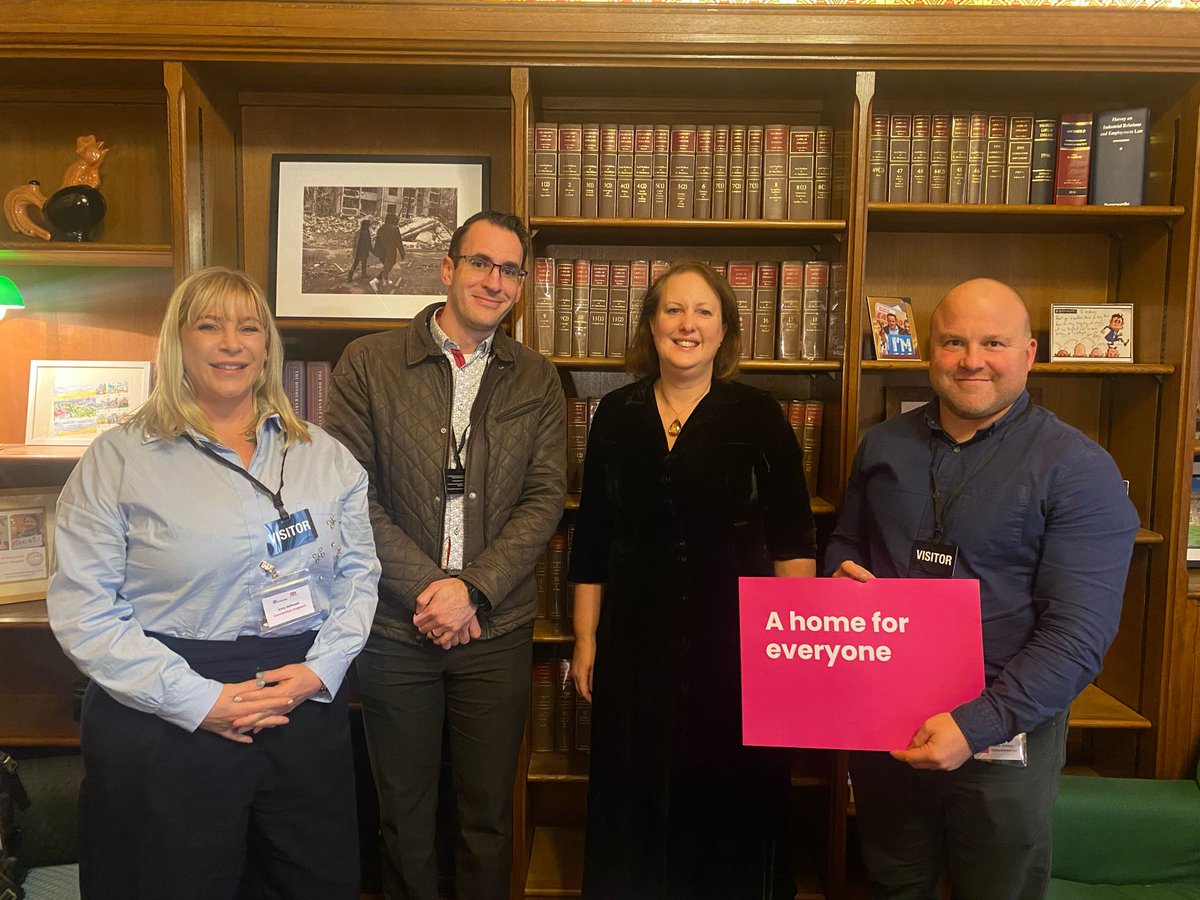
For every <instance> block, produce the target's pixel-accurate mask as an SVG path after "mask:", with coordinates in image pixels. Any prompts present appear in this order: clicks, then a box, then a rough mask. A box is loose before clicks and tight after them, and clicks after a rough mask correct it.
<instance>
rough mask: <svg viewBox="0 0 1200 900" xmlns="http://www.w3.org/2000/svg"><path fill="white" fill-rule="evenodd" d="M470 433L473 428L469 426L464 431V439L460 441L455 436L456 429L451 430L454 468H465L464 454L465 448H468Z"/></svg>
mask: <svg viewBox="0 0 1200 900" xmlns="http://www.w3.org/2000/svg"><path fill="white" fill-rule="evenodd" d="M470 433H471V426H470V425H467V427H466V428H464V429H463V433H462V438H461V439H459V438H456V437H455V436H454V429H450V449H451V450H452V451H454V468H456V469H461V468H462V467H463V462H462V452H463V448H464V447H466V446H467V435H469V434H470Z"/></svg>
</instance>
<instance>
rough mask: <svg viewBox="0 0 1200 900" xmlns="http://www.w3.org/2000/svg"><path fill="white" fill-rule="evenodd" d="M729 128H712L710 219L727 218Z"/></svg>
mask: <svg viewBox="0 0 1200 900" xmlns="http://www.w3.org/2000/svg"><path fill="white" fill-rule="evenodd" d="M728 204H729V126H728V125H716V126H714V127H713V177H712V217H713V218H714V219H726V218H728V217H729V205H728Z"/></svg>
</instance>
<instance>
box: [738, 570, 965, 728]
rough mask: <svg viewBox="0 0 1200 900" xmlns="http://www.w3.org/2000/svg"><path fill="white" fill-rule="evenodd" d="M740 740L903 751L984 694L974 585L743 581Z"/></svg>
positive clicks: (954, 581)
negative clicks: (929, 725) (945, 715)
mask: <svg viewBox="0 0 1200 900" xmlns="http://www.w3.org/2000/svg"><path fill="white" fill-rule="evenodd" d="M741 619H742V742H743V743H745V744H749V745H757V746H764V747H827V748H834V749H842V750H904V749H906V748H907V747H908V743H909V741H910V740H911V739H912V736H913V735H914V734H916V732H917V729H919V728H920V727H921V724H922V723H923V722H924V721H925V720H926V719H928V718H929V717H930V716H932V715H935V714H937V713H941V712H948V711H950V710H951V709H953V708H954V707H956V706H958V705H959V704H960V703H965V702H966V701H968V700H972V699H974V698H975V697H978V696H979V692H980V691H982V690H983V635H982V629H981V626H980V620H979V582H977V581H973V580H967V579H957V578H947V579H927V578H879V579H875V580H874V581H868V582H865V583H862V582H857V581H854V580H852V579H850V578H743V579H741Z"/></svg>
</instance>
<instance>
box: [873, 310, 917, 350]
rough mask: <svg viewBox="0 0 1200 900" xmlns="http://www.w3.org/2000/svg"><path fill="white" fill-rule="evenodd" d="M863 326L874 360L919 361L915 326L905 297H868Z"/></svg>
mask: <svg viewBox="0 0 1200 900" xmlns="http://www.w3.org/2000/svg"><path fill="white" fill-rule="evenodd" d="M867 322H868V324H869V325H870V327H871V338H872V340H871V345H872V346H873V347H874V348H875V358H876V359H920V358H921V348H920V347H919V346H918V345H917V323H916V320H915V319H914V318H913V311H912V304H911V303H909V302H908V298H907V297H868V298H867Z"/></svg>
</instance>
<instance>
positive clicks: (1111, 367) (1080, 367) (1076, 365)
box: [862, 359, 1175, 376]
mask: <svg viewBox="0 0 1200 900" xmlns="http://www.w3.org/2000/svg"><path fill="white" fill-rule="evenodd" d="M862 367H863V371H875V372H920V371H923V370H925V369H928V368H929V363H928V361H926V360H922V359H864V360H863V363H862ZM1174 372H1175V367H1174V366H1173V365H1170V364H1164V363H1116V364H1114V363H1093V362H1061V363H1053V362H1036V363H1034V364H1033V369H1032V370H1031V371H1030V373H1029V374H1030V375H1118V376H1120V375H1171V374H1174Z"/></svg>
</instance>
